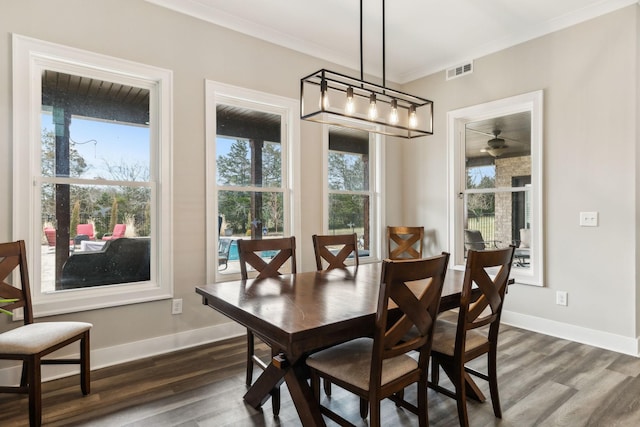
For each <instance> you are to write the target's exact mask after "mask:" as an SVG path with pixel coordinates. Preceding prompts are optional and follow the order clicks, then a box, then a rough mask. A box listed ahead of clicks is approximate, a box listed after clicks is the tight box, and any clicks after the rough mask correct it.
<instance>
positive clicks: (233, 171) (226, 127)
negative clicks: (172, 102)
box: [216, 104, 282, 188]
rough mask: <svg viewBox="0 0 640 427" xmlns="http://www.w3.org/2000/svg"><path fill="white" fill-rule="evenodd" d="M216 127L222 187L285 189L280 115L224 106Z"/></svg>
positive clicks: (218, 170)
mask: <svg viewBox="0 0 640 427" xmlns="http://www.w3.org/2000/svg"><path fill="white" fill-rule="evenodd" d="M216 123H217V139H216V163H217V165H216V166H217V167H216V172H217V176H216V180H217V183H218V185H221V186H255V187H269V188H279V187H281V185H282V147H281V143H280V138H281V136H280V132H281V118H280V116H279V115H277V114H271V113H265V112H262V111H257V110H251V109H248V108H243V107H236V106H230V105H224V104H220V105H218V106H217V107H216Z"/></svg>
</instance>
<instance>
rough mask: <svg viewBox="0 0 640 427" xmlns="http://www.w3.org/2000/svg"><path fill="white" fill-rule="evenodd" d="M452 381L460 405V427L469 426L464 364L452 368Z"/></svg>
mask: <svg viewBox="0 0 640 427" xmlns="http://www.w3.org/2000/svg"><path fill="white" fill-rule="evenodd" d="M452 374H453V375H451V377H453V378H451V381H452V382H453V384H454V385H455V388H456V403H457V406H458V419H459V421H460V427H469V416H468V415H467V385H466V384H465V378H464V365H463V364H460V366H455V367H454V368H453V369H452Z"/></svg>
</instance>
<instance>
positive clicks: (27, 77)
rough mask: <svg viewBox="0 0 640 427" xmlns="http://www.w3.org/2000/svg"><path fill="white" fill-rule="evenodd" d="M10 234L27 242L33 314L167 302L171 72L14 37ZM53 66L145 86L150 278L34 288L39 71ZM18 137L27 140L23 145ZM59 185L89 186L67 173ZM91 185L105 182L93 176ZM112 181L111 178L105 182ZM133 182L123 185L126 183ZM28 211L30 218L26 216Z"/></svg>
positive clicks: (169, 280)
mask: <svg viewBox="0 0 640 427" xmlns="http://www.w3.org/2000/svg"><path fill="white" fill-rule="evenodd" d="M12 43H13V111H14V117H13V129H14V132H13V138H14V155H13V165H14V175H13V177H14V181H13V201H14V204H13V236H14V239H23V240H25V241H26V242H27V251H28V254H27V257H28V262H29V266H30V275H31V277H32V278H33V279H32V281H31V284H32V288H33V289H32V298H33V306H34V314H35V316H36V317H42V316H49V315H55V314H62V313H72V312H78V311H85V310H93V309H99V308H104V307H113V306H120V305H127V304H134V303H140V302H145V301H154V300H160V299H168V298H171V297H172V296H173V246H172V243H171V236H172V234H173V233H172V224H171V221H170V218H171V206H172V191H173V188H172V160H171V159H172V102H173V100H172V86H173V73H172V71H171V70H166V69H162V68H158V67H153V66H149V65H145V64H140V63H135V62H131V61H128V60H123V59H119V58H115V57H110V56H106V55H101V54H98V53H94V52H89V51H85V50H81V49H76V48H73V47H68V46H63V45H58V44H54V43H50V42H45V41H42V40H37V39H33V38H30V37H25V36H22V35H18V34H13V38H12ZM45 69H48V70H53V71H58V72H63V73H68V74H74V75H82V76H87V77H92V78H96V79H102V80H105V81H114V82H118V83H123V84H128V85H132V86H138V87H143V88H146V89H149V91H150V97H149V122H150V123H149V133H150V141H149V144H150V164H149V174H150V178H149V179H150V181H149V183H148V186H149V187H150V188H151V200H152V203H151V209H150V216H151V233H150V238H151V258H150V259H151V265H150V267H151V280H149V281H145V282H135V283H128V284H122V285H118V286H93V287H86V288H77V289H69V290H64V291H56V292H54V293H43V292H41V288H40V277H41V256H40V254H41V249H40V246H41V244H40V242H41V239H42V222H41V216H40V215H41V205H40V185H39V183H44V182H49V181H51V179H49V178H45V179H43V177H42V175H41V169H40V153H41V138H40V135H41V131H40V129H41V108H42V105H41V104H42V103H41V94H42V87H41V73H42V72H43V70H45ZM24 141H28V143H27V144H25V143H24ZM65 183H69V184H87V183H89V182H88V181H87V180H83V179H76V178H66V180H65ZM90 183H91V184H94V185H101V184H104V183H105V181H101V180H92V181H91V182H90ZM108 183H109V185H113V183H114V182H113V181H108ZM132 184H133V185H139V183H132V182H127V185H132ZM24 212H29V213H30V214H29V215H24Z"/></svg>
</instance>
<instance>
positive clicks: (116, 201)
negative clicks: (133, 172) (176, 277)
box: [41, 184, 151, 292]
mask: <svg viewBox="0 0 640 427" xmlns="http://www.w3.org/2000/svg"><path fill="white" fill-rule="evenodd" d="M41 200H42V230H43V233H44V236H43V241H44V244H43V247H42V257H41V262H42V269H41V275H42V277H41V281H42V284H41V286H42V291H43V292H53V291H56V290H63V289H73V288H79V287H89V286H97V285H109V284H115V283H128V282H139V281H145V280H149V274H150V262H149V244H150V242H149V235H150V231H151V230H150V229H151V224H150V220H149V218H150V212H149V208H150V202H151V190H150V189H149V188H146V187H133V186H131V187H126V186H105V185H102V186H98V185H69V184H43V185H42V190H41ZM62 200H68V201H69V202H68V203H67V202H61V201H62ZM58 205H64V206H66V205H69V206H70V207H71V209H70V210H69V211H66V210H65V211H63V210H60V209H59V208H58V209H56V206H58ZM67 224H68V225H67ZM117 239H123V241H120V242H115V240H117Z"/></svg>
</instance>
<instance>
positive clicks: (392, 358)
mask: <svg viewBox="0 0 640 427" xmlns="http://www.w3.org/2000/svg"><path fill="white" fill-rule="evenodd" d="M448 260H449V254H447V253H443V254H442V255H439V256H437V257H432V258H426V259H419V260H384V261H383V263H382V273H381V279H380V289H379V296H378V305H377V310H376V315H375V329H374V331H373V338H369V337H362V338H356V339H354V340H351V341H347V342H345V343H342V344H339V345H336V346H333V347H329V348H327V349H324V350H320V351H318V352H315V353H312V354H311V355H309V357H307V360H306V363H307V366H308V367H309V369H310V376H311V388H312V390H313V393H314V396H315V398H316V399H317V400H318V403H320V378H322V379H329V380H330V381H331V383H333V384H335V385H337V386H339V387H342V388H344V389H346V390H348V391H350V392H351V393H354V394H356V395H357V396H359V397H360V398H361V399H364V400H365V401H366V402H368V406H369V426H371V427H377V426H379V425H380V401H381V400H382V399H385V398H389V399H391V400H392V401H394V402H396V405H399V406H402V407H403V408H405V409H408V410H409V411H411V412H414V413H415V414H417V415H418V419H419V425H420V426H427V425H428V424H429V419H428V413H427V367H428V364H429V352H430V349H431V342H432V339H433V328H434V325H435V319H436V316H437V313H438V306H439V304H440V296H441V294H442V286H443V283H444V278H445V274H446V271H447V263H448ZM417 284H419V285H420V286H419V287H418V288H417V289H416V285H417ZM413 328H415V330H416V331H417V333H416V334H415V335H414V336H413V337H412V338H411V339H408V340H407V339H406V334H407V332H408V331H409V330H411V329H413ZM413 351H418V352H419V355H418V357H417V360H416V359H415V358H413V357H411V356H410V355H409V354H408V353H410V352H413ZM413 383H417V386H418V398H417V406H416V405H414V404H412V403H410V402H407V401H406V400H404V398H403V397H402V396H403V394H402V393H403V390H404V388H405V387H407V386H408V385H410V384H413ZM320 409H321V412H322V413H323V414H324V415H326V416H327V417H329V418H331V419H332V420H334V421H335V422H337V423H338V424H340V425H352V424H351V423H349V422H348V421H347V420H346V419H344V417H342V416H341V415H339V414H338V413H336V412H335V411H333V410H331V409H330V408H328V407H326V406H321V407H320ZM361 416H362V408H361ZM365 416H366V415H364V416H363V418H364V417H365Z"/></svg>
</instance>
